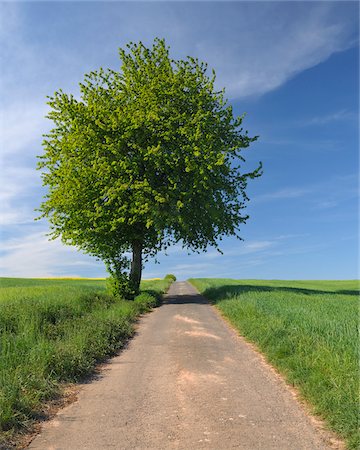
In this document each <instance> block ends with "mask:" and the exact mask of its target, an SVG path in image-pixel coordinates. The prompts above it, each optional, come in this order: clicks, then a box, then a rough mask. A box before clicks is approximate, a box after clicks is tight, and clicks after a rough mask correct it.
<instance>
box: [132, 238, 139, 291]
mask: <svg viewBox="0 0 360 450" xmlns="http://www.w3.org/2000/svg"><path fill="white" fill-rule="evenodd" d="M141 271H142V243H141V242H140V241H135V242H133V244H132V261H131V269H130V276H129V278H130V281H131V284H132V285H133V287H134V289H135V291H136V293H138V292H139V287H140V281H141Z"/></svg>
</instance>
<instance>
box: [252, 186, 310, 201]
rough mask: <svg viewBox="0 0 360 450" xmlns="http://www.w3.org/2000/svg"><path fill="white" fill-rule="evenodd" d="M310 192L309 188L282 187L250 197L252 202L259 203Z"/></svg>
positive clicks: (285, 198) (301, 195)
mask: <svg viewBox="0 0 360 450" xmlns="http://www.w3.org/2000/svg"><path fill="white" fill-rule="evenodd" d="M309 193H311V189H309V188H284V189H279V190H277V191H274V192H268V193H266V194H261V195H258V196H256V197H254V198H253V199H252V203H260V202H265V201H269V200H287V199H293V198H300V197H303V196H304V195H307V194H309Z"/></svg>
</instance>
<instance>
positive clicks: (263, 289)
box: [189, 278, 360, 449]
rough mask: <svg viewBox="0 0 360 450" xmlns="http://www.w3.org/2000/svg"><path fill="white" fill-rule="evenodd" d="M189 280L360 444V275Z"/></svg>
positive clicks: (352, 443)
mask: <svg viewBox="0 0 360 450" xmlns="http://www.w3.org/2000/svg"><path fill="white" fill-rule="evenodd" d="M189 281H190V282H191V283H192V284H193V285H194V286H195V287H196V288H197V289H199V291H200V292H201V293H202V294H204V295H205V296H206V297H207V298H208V299H209V300H210V301H211V302H212V303H214V304H216V306H217V308H219V310H220V311H221V312H222V314H223V315H224V316H225V317H227V318H228V319H229V320H230V321H231V322H232V324H233V325H234V326H235V327H236V328H237V329H238V330H239V332H240V333H241V335H243V336H244V337H245V338H247V339H248V340H249V341H251V342H253V343H255V344H256V346H257V347H258V348H259V350H260V351H261V352H263V353H264V354H265V355H266V357H267V360H268V361H269V362H270V363H271V364H273V366H275V367H276V368H277V369H278V370H279V371H280V372H281V373H282V374H283V375H284V376H285V378H286V379H287V381H288V382H289V383H290V384H292V385H293V386H295V387H296V388H298V390H299V392H300V394H301V395H302V397H303V398H304V399H305V400H307V401H308V402H309V403H310V404H311V405H312V407H313V413H315V414H317V415H319V416H320V417H322V418H323V419H324V420H325V422H326V423H327V424H328V426H329V428H330V429H332V430H333V431H335V432H336V433H337V434H338V435H339V436H340V437H342V438H343V439H345V441H346V443H347V447H348V448H349V449H358V448H360V437H359V420H358V419H359V416H358V412H359V410H358V408H359V338H358V331H357V328H358V324H359V303H358V298H359V297H358V295H359V282H358V281H264V280H262V281H259V280H241V281H240V280H230V279H205V278H204V279H190V280H189Z"/></svg>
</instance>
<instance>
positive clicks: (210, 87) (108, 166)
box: [38, 39, 261, 292]
mask: <svg viewBox="0 0 360 450" xmlns="http://www.w3.org/2000/svg"><path fill="white" fill-rule="evenodd" d="M119 52H120V58H121V60H122V65H121V70H120V71H114V70H111V69H107V70H104V69H102V68H100V69H99V70H97V71H93V72H90V73H89V74H87V75H85V78H84V81H83V82H82V83H80V94H81V95H80V99H77V98H75V97H74V96H73V95H71V94H70V95H68V94H65V93H64V92H63V91H62V90H59V91H58V92H55V94H54V96H52V97H48V99H49V101H48V104H49V105H50V108H51V110H50V112H49V114H48V116H47V117H48V118H49V119H51V120H52V121H53V122H54V124H55V127H54V128H53V129H52V130H51V131H50V132H49V133H48V134H46V135H44V141H43V147H44V154H43V155H42V156H40V162H39V165H38V167H39V169H40V170H42V177H43V184H44V186H47V188H48V194H47V196H46V197H45V198H44V202H43V203H42V204H41V207H40V211H41V217H47V218H48V220H49V222H50V226H51V233H50V234H51V235H52V237H53V238H57V237H61V239H62V241H63V242H64V243H65V244H70V245H74V246H76V247H77V248H79V249H81V250H82V251H84V252H86V253H88V254H91V255H94V256H96V257H98V258H99V259H101V260H103V261H104V262H105V264H106V266H107V269H108V271H109V272H110V273H111V274H112V276H113V277H112V279H113V282H114V283H115V289H118V290H124V286H127V287H129V286H130V290H132V291H133V292H136V291H137V290H138V288H139V283H140V280H141V271H142V266H143V262H144V261H146V260H147V259H148V258H149V257H151V256H154V255H156V253H157V252H158V251H160V250H163V249H166V248H167V247H168V246H169V245H170V244H171V243H175V242H179V241H181V242H182V243H183V245H184V247H185V248H188V249H189V250H192V251H198V252H199V251H204V250H206V249H207V247H208V246H213V247H216V248H218V240H219V239H221V237H222V236H224V235H235V236H237V237H239V235H238V233H239V226H240V225H241V224H243V223H245V222H246V220H247V218H248V216H247V215H245V214H243V210H244V208H245V203H246V201H247V200H248V198H247V195H246V192H245V190H246V186H247V182H248V180H249V179H252V178H255V177H258V176H260V175H261V164H259V167H257V168H256V169H255V170H254V171H252V172H248V173H243V172H242V171H241V170H240V166H239V163H242V162H243V161H244V158H243V156H242V155H241V154H240V151H241V150H242V149H244V148H246V147H248V146H249V144H250V143H251V142H253V141H255V140H256V138H257V137H249V136H248V134H247V132H243V130H242V128H241V123H242V120H243V116H241V117H234V115H233V110H232V107H231V105H229V104H228V103H227V100H225V99H224V91H220V92H217V91H216V90H215V89H214V82H215V73H214V72H212V76H211V77H209V76H208V75H207V65H206V64H205V63H201V62H199V61H198V60H197V59H194V58H191V57H188V58H187V59H186V60H179V61H175V60H172V59H171V58H170V56H169V48H168V47H167V46H166V44H165V41H164V40H160V39H156V40H155V42H154V44H153V46H152V48H150V49H149V48H146V47H145V46H144V45H143V44H142V43H141V42H140V43H138V44H136V43H130V44H128V45H127V47H126V49H120V50H119ZM129 254H132V258H130V256H129Z"/></svg>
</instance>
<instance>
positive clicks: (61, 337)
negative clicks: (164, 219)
mask: <svg viewBox="0 0 360 450" xmlns="http://www.w3.org/2000/svg"><path fill="white" fill-rule="evenodd" d="M170 282H171V281H170V280H169V279H164V280H152V281H144V282H142V284H141V291H142V293H141V294H140V295H139V296H138V297H136V298H135V301H125V300H117V299H115V298H114V297H112V296H110V295H108V294H107V293H106V287H105V280H91V279H54V280H52V279H19V278H17V279H16V278H0V431H1V433H0V447H1V443H4V442H5V441H6V442H9V440H10V439H11V437H12V435H13V433H14V432H15V431H19V430H21V429H25V430H26V429H27V427H28V425H29V424H31V421H32V420H33V419H36V418H37V417H39V414H40V413H41V409H42V405H43V402H44V401H45V400H49V399H52V398H54V397H56V396H58V395H59V394H60V393H61V389H62V384H63V383H64V382H74V381H78V380H80V379H81V378H82V377H84V376H85V375H88V374H89V373H91V371H92V370H93V369H94V367H95V365H96V364H97V363H98V362H99V361H101V360H103V359H104V358H106V357H108V356H109V355H112V354H114V353H115V352H116V351H117V350H118V349H119V348H121V346H122V345H123V344H124V343H125V342H126V340H127V339H128V338H129V337H130V336H131V335H132V334H133V331H134V327H133V325H134V322H135V320H136V318H137V316H138V315H139V314H140V313H142V312H145V311H147V310H149V309H150V308H151V307H152V306H155V305H156V303H157V302H158V299H159V296H160V294H161V293H162V292H164V291H165V290H166V289H167V287H168V286H169V284H170Z"/></svg>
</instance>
